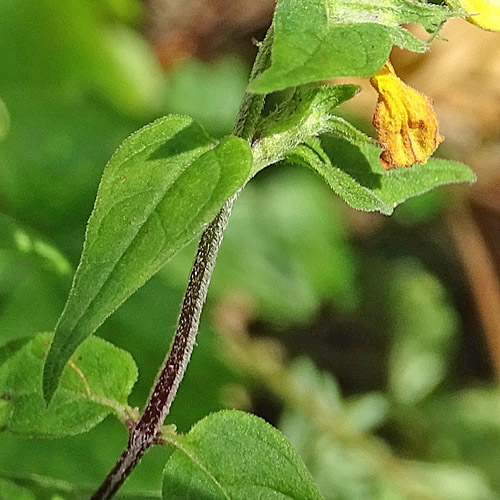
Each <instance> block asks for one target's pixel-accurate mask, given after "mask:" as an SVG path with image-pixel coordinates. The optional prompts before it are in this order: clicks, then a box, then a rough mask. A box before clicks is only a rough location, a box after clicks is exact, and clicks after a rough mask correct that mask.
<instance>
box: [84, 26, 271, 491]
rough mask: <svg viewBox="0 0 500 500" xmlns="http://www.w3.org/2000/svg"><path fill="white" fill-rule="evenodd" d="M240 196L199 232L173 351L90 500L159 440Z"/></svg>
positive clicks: (257, 107)
mask: <svg viewBox="0 0 500 500" xmlns="http://www.w3.org/2000/svg"><path fill="white" fill-rule="evenodd" d="M271 39H272V28H270V29H269V31H268V33H267V35H266V38H265V40H264V42H263V43H262V45H261V47H260V49H259V53H258V54H257V57H256V59H255V63H254V66H253V69H252V74H251V78H255V76H257V75H258V74H259V73H261V72H262V71H263V70H264V69H265V68H266V67H267V65H268V63H269V59H270V57H269V56H270V47H271ZM264 99H265V96H263V95H257V94H248V93H247V94H245V96H244V98H243V101H242V104H241V107H240V112H239V115H238V120H237V122H236V125H235V127H234V130H233V133H234V135H236V136H238V137H241V138H243V139H245V140H247V141H251V140H252V137H253V135H254V132H255V127H256V124H257V122H258V119H259V117H260V114H261V112H262V107H263V105H264ZM237 196H238V193H236V194H235V195H233V196H232V197H231V198H229V199H228V200H227V201H226V203H225V204H224V206H223V207H222V208H221V210H220V212H219V213H218V214H217V216H216V217H215V219H214V220H213V221H212V222H211V223H210V224H209V225H208V226H207V228H206V229H205V231H204V232H203V234H202V236H201V239H200V243H199V245H198V251H197V253H196V258H195V261H194V264H193V267H192V270H191V274H190V276H189V281H188V284H187V288H186V293H185V295H184V299H183V302H182V306H181V311H180V314H179V319H178V323H177V329H176V331H175V335H174V338H173V341H172V345H171V347H170V351H169V354H168V355H167V358H166V360H165V362H164V364H163V367H162V369H161V370H160V372H159V374H158V376H157V378H156V382H155V385H154V388H153V391H152V392H151V395H150V397H149V400H148V402H147V404H146V409H145V410H144V413H143V414H142V416H141V418H140V419H139V421H138V422H137V423H134V424H133V425H132V426H131V428H130V435H129V440H128V444H127V447H126V449H125V451H124V452H123V453H122V455H121V456H120V458H119V459H118V462H117V463H116V465H115V466H114V467H113V469H112V470H111V472H110V473H109V474H108V475H107V477H106V479H105V480H104V482H103V483H102V485H101V486H100V487H99V489H98V490H97V491H96V492H95V493H94V495H92V497H91V500H107V499H109V498H111V497H112V496H113V495H114V494H115V493H116V492H117V490H118V489H119V488H120V486H121V485H122V484H123V483H124V481H125V480H126V479H127V477H128V476H129V475H130V473H131V472H132V470H133V469H134V467H135V466H136V465H137V464H138V463H139V461H140V459H141V458H142V456H143V455H144V453H145V452H146V450H147V449H148V448H149V447H151V446H152V445H153V444H155V443H158V442H160V441H161V427H162V425H163V421H164V420H165V417H166V416H167V415H168V412H169V411H170V406H171V405H172V401H173V400H174V398H175V395H176V394H177V389H178V387H179V384H180V383H181V380H182V378H183V377H184V373H185V371H186V367H187V364H188V362H189V360H190V358H191V353H192V351H193V346H194V344H195V339H196V334H197V332H198V326H199V323H200V316H201V311H202V309H203V305H204V303H205V299H206V297H207V292H208V285H209V283H210V279H211V277H212V272H213V270H214V267H215V262H216V260H217V253H218V251H219V247H220V244H221V242H222V237H223V234H224V230H225V229H226V226H227V221H228V219H229V216H230V214H231V210H232V208H233V204H234V202H235V200H236V198H237Z"/></svg>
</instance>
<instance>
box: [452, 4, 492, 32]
mask: <svg viewBox="0 0 500 500" xmlns="http://www.w3.org/2000/svg"><path fill="white" fill-rule="evenodd" d="M446 3H447V4H449V5H450V6H451V7H460V8H462V9H463V10H464V11H465V12H466V13H467V14H468V17H467V21H469V22H471V23H474V24H477V25H478V26H480V27H481V28H484V29H485V30H491V31H500V0H446Z"/></svg>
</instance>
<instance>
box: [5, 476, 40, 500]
mask: <svg viewBox="0 0 500 500" xmlns="http://www.w3.org/2000/svg"><path fill="white" fill-rule="evenodd" d="M0 499H1V500H35V495H33V493H31V492H30V491H29V490H27V489H26V488H23V487H22V486H19V485H18V484H16V483H14V482H12V481H8V480H7V479H3V478H1V477H0Z"/></svg>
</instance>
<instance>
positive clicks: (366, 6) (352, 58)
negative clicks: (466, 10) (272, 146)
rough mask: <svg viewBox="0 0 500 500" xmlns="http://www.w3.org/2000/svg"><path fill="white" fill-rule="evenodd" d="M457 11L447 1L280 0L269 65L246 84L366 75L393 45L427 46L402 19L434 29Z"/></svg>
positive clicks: (261, 87)
mask: <svg viewBox="0 0 500 500" xmlns="http://www.w3.org/2000/svg"><path fill="white" fill-rule="evenodd" d="M456 16H457V14H455V13H453V12H452V11H451V10H449V9H448V8H446V7H442V6H438V5H430V4H426V3H420V2H413V1H411V0H381V1H377V2H374V1H373V0H357V1H352V0H280V1H279V2H278V6H277V8H276V13H275V16H274V40H273V46H272V63H271V67H270V68H269V69H268V70H266V71H264V72H263V73H262V74H261V75H260V76H258V77H257V78H256V79H255V80H254V81H253V82H251V84H250V90H251V91H252V92H256V93H269V92H273V91H276V90H280V89H284V88H286V87H292V86H296V85H301V84H304V83H308V82H313V81H318V80H324V79H327V78H332V77H334V76H371V75H373V74H374V73H375V72H376V71H377V70H378V69H379V68H380V67H381V66H382V64H383V63H384V62H385V61H386V59H387V58H388V56H389V52H390V50H391V48H392V46H393V45H398V46H399V47H402V48H406V49H409V50H413V51H417V52H424V51H425V50H426V48H427V42H423V41H421V40H419V39H418V38H416V37H415V36H414V35H412V34H411V33H410V32H409V31H408V30H406V29H404V28H402V27H401V26H400V25H401V24H402V23H420V24H422V26H423V27H424V28H425V29H426V30H427V31H428V32H429V33H431V34H437V32H438V31H439V28H440V26H441V25H442V23H443V22H444V21H446V20H447V19H449V18H451V17H456Z"/></svg>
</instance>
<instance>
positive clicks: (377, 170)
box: [286, 117, 476, 215]
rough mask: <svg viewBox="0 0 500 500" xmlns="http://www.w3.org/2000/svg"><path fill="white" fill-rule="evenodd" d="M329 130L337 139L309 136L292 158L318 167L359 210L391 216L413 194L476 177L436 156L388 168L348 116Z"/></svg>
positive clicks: (461, 167)
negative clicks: (309, 138) (383, 164)
mask: <svg viewBox="0 0 500 500" xmlns="http://www.w3.org/2000/svg"><path fill="white" fill-rule="evenodd" d="M329 133H330V134H331V135H333V136H334V137H322V139H321V142H320V141H319V140H316V139H313V140H309V141H308V142H307V143H306V144H303V145H300V146H298V147H297V148H296V149H294V150H293V151H291V152H290V153H289V154H288V155H287V156H286V158H287V159H288V160H289V161H291V162H293V163H298V164H300V165H303V166H307V167H310V168H312V169H313V170H315V171H316V172H317V173H318V174H319V175H321V177H323V179H324V180H325V182H326V183H327V184H328V185H329V186H330V187H331V188H332V189H333V190H334V191H335V192H336V193H337V194H338V195H339V196H340V197H342V198H343V199H344V201H345V202H346V203H347V204H348V205H349V206H351V207H352V208H355V209H357V210H364V211H368V212H371V211H379V212H381V213H383V214H386V215H390V214H392V212H393V211H394V209H395V208H396V207H397V206H398V205H399V204H400V203H403V202H404V201H405V200H407V199H408V198H411V197H413V196H417V195H419V194H422V193H425V192H427V191H429V190H430V189H433V188H435V187H437V186H441V185H444V184H452V183H458V182H474V181H475V180H476V176H475V175H474V173H473V172H472V170H471V169H470V168H469V167H467V166H466V165H464V164H462V163H459V162H456V161H450V160H440V159H434V158H431V159H430V160H429V161H428V162H427V163H426V164H425V165H422V164H415V165H413V166H412V167H411V168H397V169H392V170H389V171H386V170H384V168H383V167H382V165H381V164H380V161H379V158H380V153H381V150H380V148H379V147H377V146H376V145H375V144H374V143H373V141H372V139H371V138H370V137H368V136H366V135H365V134H363V133H362V132H360V131H359V130H357V129H355V128H354V127H353V126H352V125H350V124H349V123H347V122H346V121H345V120H343V119H341V118H337V117H335V118H331V119H330V132H329Z"/></svg>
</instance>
